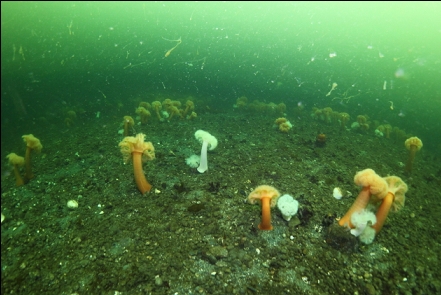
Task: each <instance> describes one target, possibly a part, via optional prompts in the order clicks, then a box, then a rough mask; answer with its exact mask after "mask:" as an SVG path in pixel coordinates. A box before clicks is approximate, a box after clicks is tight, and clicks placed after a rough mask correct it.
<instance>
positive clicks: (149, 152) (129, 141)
mask: <svg viewBox="0 0 441 295" xmlns="http://www.w3.org/2000/svg"><path fill="white" fill-rule="evenodd" d="M144 138H145V134H142V133H139V134H137V135H136V137H133V136H127V137H125V138H124V139H123V140H122V141H121V142H120V143H119V146H120V147H121V153H122V155H123V159H124V162H125V163H127V162H128V161H129V160H130V158H132V159H133V172H134V175H135V182H136V185H137V187H138V190H139V191H140V192H141V193H142V194H144V193H146V192H149V191H150V189H151V188H152V185H151V184H150V183H149V182H148V181H147V179H146V178H145V175H144V172H143V170H142V163H143V162H146V161H148V160H153V159H154V158H155V148H154V147H153V144H152V143H151V142H144Z"/></svg>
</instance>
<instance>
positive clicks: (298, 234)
mask: <svg viewBox="0 0 441 295" xmlns="http://www.w3.org/2000/svg"><path fill="white" fill-rule="evenodd" d="M122 115H125V114H120V115H119V114H118V115H115V116H107V117H106V116H102V117H101V118H99V119H98V118H95V117H94V116H90V117H89V118H84V119H81V118H78V119H77V121H76V123H75V124H73V125H72V126H70V128H68V127H67V126H64V125H63V124H60V125H50V124H48V125H42V126H39V125H38V124H34V125H32V126H30V127H29V128H27V129H26V128H23V130H25V129H26V131H24V133H23V134H26V133H33V134H34V135H35V136H36V137H38V138H39V139H40V140H41V143H42V144H43V150H42V152H41V154H34V155H33V159H32V160H33V167H34V172H35V174H36V177H35V178H34V179H32V180H31V181H30V182H29V183H27V184H26V185H24V186H21V187H16V186H15V181H14V175H13V173H12V174H9V173H2V198H1V200H2V201H1V202H2V213H3V214H4V215H5V217H6V218H5V220H4V221H3V222H2V225H1V226H2V238H1V254H2V255H1V261H2V274H1V276H2V285H1V291H2V294H109V295H110V294H439V293H440V292H441V282H440V277H439V272H440V266H439V260H440V255H441V247H440V238H439V237H440V235H441V231H440V227H439V225H440V224H441V214H440V212H441V210H440V209H441V206H440V199H439V197H440V193H439V187H440V184H441V181H440V178H441V170H440V166H439V163H440V158H439V155H434V154H432V153H431V152H430V151H425V150H424V148H423V150H421V151H420V152H419V153H418V154H417V156H416V159H415V163H414V166H413V171H412V173H411V174H405V173H404V168H403V167H402V166H403V163H405V162H406V160H407V156H408V151H407V150H406V149H405V148H404V146H403V142H402V141H399V140H396V139H394V138H390V139H386V138H384V137H376V136H375V135H374V134H373V132H366V133H363V132H354V131H351V130H347V129H342V128H340V126H339V125H336V124H333V125H332V124H331V125H330V124H326V123H325V122H321V121H316V120H313V119H312V118H311V117H310V116H309V113H308V112H306V111H305V113H304V114H296V115H295V116H294V115H292V114H291V115H290V114H288V116H287V117H288V118H289V119H290V120H291V122H292V123H293V125H294V127H293V129H292V130H290V131H289V132H287V133H284V132H280V131H278V130H277V129H276V128H274V126H273V122H274V120H275V119H276V118H277V117H278V116H277V115H276V114H252V113H249V112H242V111H240V110H237V109H232V110H221V111H218V112H217V111H215V109H207V110H205V111H201V112H200V113H199V115H198V117H197V118H195V119H194V120H180V119H177V118H175V119H174V120H172V121H171V122H158V121H157V120H155V118H154V116H153V117H152V119H151V122H150V123H148V124H147V125H136V126H135V129H136V132H135V133H137V132H143V133H145V134H146V140H147V141H151V142H152V143H153V145H154V147H155V151H156V159H154V160H153V161H150V162H148V163H146V164H145V165H144V171H145V175H146V178H147V179H148V181H149V182H150V183H151V184H152V185H153V189H152V190H151V192H150V193H147V194H145V195H141V194H140V193H139V191H138V190H137V188H136V185H135V183H134V180H133V168H132V164H131V163H129V164H124V163H123V160H122V157H121V153H120V150H119V147H118V143H119V142H120V141H121V139H122V136H121V135H119V134H118V132H117V131H118V130H119V129H120V128H121V127H120V124H121V119H122ZM2 129H3V128H2ZM198 129H203V130H207V131H209V132H210V133H211V134H212V135H214V136H215V137H216V138H217V139H218V142H219V144H218V146H217V148H216V149H215V150H213V151H209V153H208V161H209V170H208V171H207V172H205V173H203V174H200V173H198V172H197V171H196V169H194V168H190V167H189V166H187V165H186V163H185V159H186V158H187V157H188V156H190V155H192V154H199V152H200V148H201V144H200V143H199V142H198V141H197V140H196V139H195V138H194V133H195V131H196V130H198ZM320 132H323V133H325V134H326V143H325V144H324V145H318V144H316V136H317V134H318V133H320ZM21 135H22V134H17V135H16V136H14V137H13V138H12V136H11V138H9V141H8V142H7V143H4V142H5V141H4V140H2V158H3V159H4V163H3V170H5V167H7V163H6V160H5V155H6V154H7V153H9V152H17V153H18V152H21V151H22V150H23V152H24V144H23V142H22V140H21ZM5 136H6V135H5ZM365 168H372V169H374V170H375V171H376V172H377V173H378V174H379V175H381V176H387V175H397V176H400V177H402V178H403V180H404V181H405V182H406V183H407V184H408V186H409V191H408V192H407V194H406V197H407V199H406V203H405V206H404V208H403V209H402V210H401V211H399V212H396V213H395V212H393V213H391V214H389V217H388V219H387V221H386V225H385V226H384V228H383V229H382V231H381V232H380V234H379V235H378V236H377V237H376V238H375V240H374V242H373V243H372V244H370V245H364V244H359V243H358V242H357V240H355V239H354V240H350V241H346V242H347V243H348V245H347V244H346V242H343V243H339V244H335V243H332V244H331V243H329V241H330V239H329V231H330V227H331V226H335V224H336V219H337V218H338V217H341V216H342V215H343V214H344V213H345V212H346V210H347V209H348V208H349V207H350V206H351V204H352V202H353V200H354V198H355V196H356V195H357V194H358V192H359V190H360V188H359V187H357V186H356V185H355V184H354V183H353V177H354V174H355V173H356V172H357V171H359V170H362V169H365ZM261 184H268V185H272V186H274V187H276V188H277V189H278V190H279V191H280V192H281V193H282V194H284V193H288V194H291V195H292V196H294V198H295V199H297V200H298V201H299V203H300V209H299V212H298V214H297V216H296V217H295V218H293V219H291V220H290V221H289V222H287V221H285V220H284V219H283V218H282V216H281V214H280V212H279V211H278V210H277V208H274V209H272V223H273V226H274V229H273V230H271V231H261V230H259V229H258V228H257V225H258V224H259V222H260V218H261V208H260V206H258V205H251V204H249V203H248V202H247V200H246V199H247V196H248V194H249V193H250V192H251V191H252V190H253V188H255V187H256V186H258V185H261ZM335 187H340V188H341V189H342V191H343V192H344V193H345V194H346V195H347V196H345V197H344V198H343V199H341V200H336V199H335V198H333V196H332V191H333V189H334V188H335ZM69 200H76V201H77V202H78V204H79V206H78V208H76V209H69V208H68V207H67V205H66V203H67V202H68V201H69ZM331 234H332V233H331Z"/></svg>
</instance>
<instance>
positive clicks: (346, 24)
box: [1, 2, 441, 149]
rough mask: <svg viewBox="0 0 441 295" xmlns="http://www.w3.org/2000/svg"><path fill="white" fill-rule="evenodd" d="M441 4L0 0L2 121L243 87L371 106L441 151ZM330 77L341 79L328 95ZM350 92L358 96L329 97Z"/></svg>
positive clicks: (263, 95) (267, 94) (289, 98)
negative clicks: (65, 109) (68, 108)
mask: <svg viewBox="0 0 441 295" xmlns="http://www.w3.org/2000/svg"><path fill="white" fill-rule="evenodd" d="M440 8H441V5H440V4H439V3H428V2H423V3H420V2H419V3H416V2H415V3H412V2H411V3H408V2H406V3H404V2H400V3H383V2H382V3H373V4H372V3H346V2H345V3H335V2H333V3H325V2H313V3H297V2H291V3H285V2H283V3H278V2H271V3H260V2H259V3H245V2H244V3H242V2H234V3H223V2H216V3H212V2H210V3H204V2H183V3H181V2H179V3H174V2H171V3H169V2H155V3H152V2H133V3H130V2H124V3H113V2H96V3H92V2H59V3H52V2H51V3H42V2H21V3H20V2H13V3H8V2H2V4H1V22H2V27H1V33H2V35H1V67H2V70H1V79H2V81H1V82H2V83H1V88H2V89H1V90H2V111H1V112H2V134H3V130H4V128H5V126H6V124H8V126H10V125H13V126H16V125H17V124H20V122H23V120H24V118H26V121H27V122H29V119H30V120H35V118H38V117H40V116H46V117H47V116H49V115H50V114H52V113H56V112H58V111H59V109H61V108H62V106H63V105H65V104H75V105H77V106H79V105H82V104H84V108H86V109H90V110H91V111H94V112H96V111H100V112H102V113H103V115H105V113H106V111H105V108H108V107H112V106H116V104H117V103H118V102H122V103H123V102H124V100H125V99H127V97H130V96H136V95H137V96H141V97H142V95H143V94H145V93H162V94H165V95H170V96H171V97H172V96H173V95H174V94H177V93H179V94H180V95H193V96H195V97H210V98H215V99H216V100H217V101H219V104H220V105H222V106H223V107H225V108H231V107H232V105H233V103H234V102H235V100H236V98H237V97H239V96H242V95H245V96H247V97H248V99H249V100H250V101H252V100H254V99H259V100H261V101H265V102H271V101H274V102H282V101H283V102H285V103H286V104H287V105H288V108H292V107H295V106H296V105H297V104H298V103H299V102H301V103H302V104H303V105H304V106H306V108H309V109H310V108H312V107H313V106H317V107H320V108H323V107H326V106H330V107H332V108H333V109H336V110H338V111H346V112H348V113H350V114H351V116H352V117H353V118H354V117H355V116H356V115H359V114H367V115H369V116H370V117H373V118H376V119H378V120H384V121H387V122H389V123H390V124H391V125H393V126H398V127H399V128H401V129H404V130H406V131H407V132H408V133H411V134H413V135H416V136H418V137H420V138H422V140H423V142H424V145H425V148H433V149H439V147H440V146H439V145H440V139H439V138H440V137H441V136H439V135H440V130H441V126H440V123H439V117H440V116H441V94H440V93H441V91H440V81H441V78H440V77H441V21H440V20H439V15H441V9H440ZM178 38H181V40H182V43H181V44H179V45H178V46H177V47H176V48H175V49H174V50H173V51H172V52H171V54H170V55H169V56H168V57H165V56H164V55H165V53H166V52H167V51H168V50H169V49H171V48H173V47H174V46H175V45H177V42H172V41H167V40H165V39H169V40H176V39H178ZM14 48H15V53H14ZM20 48H22V53H20V52H19V51H20ZM333 53H335V54H336V56H335V57H331V54H333ZM385 81H386V87H385V89H383V86H384V83H385ZM333 82H335V83H337V84H338V87H337V89H336V90H335V91H334V92H333V95H331V96H326V93H327V92H328V91H329V89H330V86H331V84H332V83H333ZM346 91H348V92H347V94H348V96H350V95H357V96H356V97H354V98H353V99H351V100H350V101H349V102H348V103H345V101H343V102H341V101H340V100H339V99H336V100H333V101H332V98H333V97H341V96H342V95H343V94H344V92H346ZM334 94H335V95H334ZM390 101H392V102H393V104H394V109H393V110H391V109H390ZM288 112H289V109H288ZM2 137H3V135H2Z"/></svg>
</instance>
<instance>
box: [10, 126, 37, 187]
mask: <svg viewBox="0 0 441 295" xmlns="http://www.w3.org/2000/svg"><path fill="white" fill-rule="evenodd" d="M22 138H23V141H24V142H25V143H26V152H25V157H24V158H23V157H21V156H18V155H17V154H16V153H10V154H8V155H7V156H6V158H8V160H9V164H10V165H12V166H13V167H14V175H15V184H16V185H17V186H21V185H23V184H25V182H28V181H29V180H31V179H32V178H34V173H33V172H32V164H31V153H32V151H36V152H40V151H41V149H42V148H43V146H42V145H41V143H40V140H39V139H38V138H36V137H35V136H34V135H32V134H28V135H23V136H22ZM23 165H25V168H26V169H25V179H24V180H23V178H22V177H21V174H20V166H23Z"/></svg>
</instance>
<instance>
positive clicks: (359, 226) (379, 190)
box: [338, 169, 407, 244]
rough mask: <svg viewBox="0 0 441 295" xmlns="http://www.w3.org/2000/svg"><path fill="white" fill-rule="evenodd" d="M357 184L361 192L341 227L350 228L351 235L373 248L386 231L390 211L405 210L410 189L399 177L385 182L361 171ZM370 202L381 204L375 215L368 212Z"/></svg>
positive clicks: (384, 179) (392, 177)
mask: <svg viewBox="0 0 441 295" xmlns="http://www.w3.org/2000/svg"><path fill="white" fill-rule="evenodd" d="M354 182H355V184H357V185H358V186H361V187H362V190H361V191H360V193H359V194H358V197H357V198H356V199H355V201H354V203H353V204H352V206H351V207H350V208H349V210H348V211H347V212H346V214H345V215H344V216H343V217H342V218H341V219H340V220H339V222H338V223H339V225H341V226H345V227H348V228H350V229H351V234H353V235H354V236H357V237H359V238H360V241H362V242H363V243H365V244H370V243H372V241H373V240H374V238H375V236H376V235H377V234H378V233H379V232H380V230H381V229H382V228H383V225H384V223H385V221H386V218H387V216H388V214H389V211H390V209H393V210H395V211H397V210H399V209H401V208H402V207H403V206H404V201H405V193H406V192H407V185H406V183H405V182H404V181H403V180H402V179H401V178H399V177H398V176H387V177H384V178H382V177H381V176H379V175H378V174H376V173H375V171H374V170H372V169H365V170H362V171H359V172H358V173H357V174H355V177H354ZM370 202H373V203H380V205H379V207H378V209H377V212H376V213H375V214H374V213H373V212H371V211H369V210H368V209H367V206H368V204H369V203H370Z"/></svg>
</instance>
